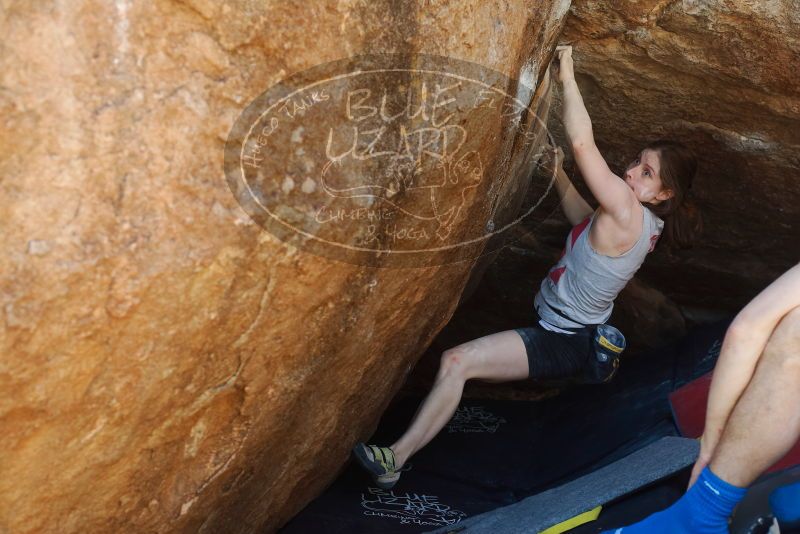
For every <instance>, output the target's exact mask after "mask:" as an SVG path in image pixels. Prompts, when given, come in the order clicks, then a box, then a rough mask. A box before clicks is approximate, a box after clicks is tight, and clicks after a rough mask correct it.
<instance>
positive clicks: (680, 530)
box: [603, 467, 747, 534]
mask: <svg viewBox="0 0 800 534" xmlns="http://www.w3.org/2000/svg"><path fill="white" fill-rule="evenodd" d="M746 491H747V489H746V488H738V487H736V486H733V485H731V484H728V483H727V482H725V481H724V480H722V479H721V478H719V477H718V476H717V475H715V474H714V473H712V472H711V470H710V469H709V468H708V467H706V468H705V469H703V472H702V473H700V476H699V477H698V478H697V482H695V484H694V485H693V486H692V487H691V488H690V489H689V491H687V492H686V494H685V495H684V496H683V497H681V498H680V499H679V500H678V501H677V502H676V503H675V504H673V505H672V506H670V507H669V508H667V509H666V510H663V511H661V512H657V513H655V514H653V515H651V516H650V517H648V518H647V519H644V520H643V521H640V522H639V523H636V524H634V525H630V526H628V527H624V528H618V529H615V530H607V531H605V532H603V534H728V516H730V515H731V512H732V511H733V508H734V507H735V506H736V505H737V504H738V503H739V501H741V500H742V498H743V497H744V494H745V492H746Z"/></svg>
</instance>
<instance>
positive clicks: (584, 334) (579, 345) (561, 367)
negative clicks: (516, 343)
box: [515, 318, 594, 380]
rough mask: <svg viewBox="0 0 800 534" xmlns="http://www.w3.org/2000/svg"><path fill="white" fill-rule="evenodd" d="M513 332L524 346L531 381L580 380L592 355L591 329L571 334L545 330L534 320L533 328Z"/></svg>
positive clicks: (518, 329)
mask: <svg viewBox="0 0 800 534" xmlns="http://www.w3.org/2000/svg"><path fill="white" fill-rule="evenodd" d="M515 331H516V332H517V333H518V334H519V335H520V337H521V338H522V342H523V343H525V350H526V352H527V353H528V370H529V371H528V377H529V378H533V379H535V380H554V379H565V378H576V377H579V376H582V375H583V373H584V370H585V369H586V367H587V365H588V364H589V357H590V356H591V354H592V353H593V350H594V349H593V343H594V342H593V339H592V337H593V331H594V329H593V328H591V327H586V328H582V329H580V330H577V331H576V332H575V333H574V334H561V333H558V332H551V331H550V330H545V329H544V328H543V327H542V326H541V325H540V324H539V323H538V318H537V322H536V323H535V324H534V326H531V327H526V328H517V329H515Z"/></svg>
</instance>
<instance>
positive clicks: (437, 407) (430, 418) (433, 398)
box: [392, 330, 529, 467]
mask: <svg viewBox="0 0 800 534" xmlns="http://www.w3.org/2000/svg"><path fill="white" fill-rule="evenodd" d="M528 371H529V370H528V355H527V352H526V350H525V344H524V343H523V342H522V338H521V337H520V336H519V334H518V333H517V332H515V331H514V330H507V331H505V332H499V333H497V334H492V335H489V336H485V337H482V338H479V339H475V340H473V341H469V342H467V343H464V344H462V345H458V346H457V347H453V348H452V349H448V350H446V351H445V352H444V353H443V354H442V360H441V365H440V366H439V372H438V374H437V375H436V381H435V383H434V385H433V389H432V390H431V392H430V393H429V394H428V396H427V397H426V398H425V400H424V401H423V403H422V405H421V406H420V409H419V410H418V411H417V414H416V415H415V416H414V419H413V421H412V422H411V426H409V428H408V430H406V432H405V434H403V436H402V437H401V438H400V439H399V440H397V441H396V442H395V443H394V444H393V445H392V450H393V451H394V454H395V460H396V465H397V466H398V467H399V466H402V465H403V464H404V463H405V462H406V461H407V460H408V459H409V458H410V457H411V455H413V454H414V453H415V452H417V451H418V450H419V449H421V448H422V447H424V446H425V445H426V444H427V443H428V442H429V441H430V440H431V439H433V437H434V436H436V434H438V433H439V431H440V430H441V429H442V427H444V425H446V424H447V422H448V421H449V420H450V418H451V417H453V414H454V413H455V411H456V408H457V407H458V403H459V401H460V400H461V393H462V392H463V390H464V383H465V382H466V381H467V380H469V379H471V378H478V379H484V380H491V381H496V382H507V381H511V380H523V379H525V378H527V377H528Z"/></svg>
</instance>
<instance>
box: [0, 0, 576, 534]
mask: <svg viewBox="0 0 800 534" xmlns="http://www.w3.org/2000/svg"><path fill="white" fill-rule="evenodd" d="M397 5H398V4H397V3H394V2H388V1H387V2H369V3H367V2H356V1H353V2H333V1H330V2H313V3H311V4H309V3H304V2H273V3H266V4H263V5H262V4H261V3H253V2H249V1H245V0H240V1H231V2H226V3H224V4H223V3H218V2H212V1H208V0H185V1H182V2H179V1H167V0H161V1H156V2H148V3H146V2H143V3H139V2H136V3H134V2H132V1H129V0H117V1H116V2H103V1H99V0H97V1H95V0H79V1H74V2H69V3H67V2H58V3H54V4H52V5H51V4H49V3H39V2H25V1H21V0H20V1H11V2H5V3H4V4H3V7H2V9H0V29H2V33H3V35H4V43H3V51H2V56H1V57H2V59H1V61H2V65H0V73H1V74H0V76H2V80H1V81H0V86H1V87H2V92H0V106H1V109H2V115H1V116H2V127H0V154H2V160H0V177H2V178H0V224H2V232H0V353H1V354H2V360H1V361H0V390H2V392H3V394H2V398H0V450H2V451H3V455H2V461H1V462H0V531H2V532H14V533H25V532H37V533H39V532H78V531H80V532H209V533H211V532H214V533H216V532H231V533H233V532H254V531H257V530H263V529H266V530H271V529H274V528H276V527H277V526H279V525H280V524H281V523H283V522H284V521H285V520H287V519H288V518H289V517H290V516H291V514H293V513H294V512H295V511H297V510H298V509H299V508H300V507H301V506H302V505H303V504H304V503H305V502H307V501H308V500H309V499H310V498H311V497H312V496H314V495H315V494H316V493H317V492H318V491H320V490H321V489H322V488H323V487H324V486H325V485H326V484H327V483H328V482H329V481H330V480H331V479H332V477H334V476H335V474H336V471H337V469H338V468H339V467H340V466H341V465H342V463H343V462H344V461H345V459H346V457H347V452H348V449H349V447H350V445H351V444H352V443H353V442H354V441H355V440H356V439H358V438H364V437H366V436H367V435H369V433H370V430H371V429H372V427H373V426H374V424H375V423H376V421H377V418H378V416H379V414H380V413H381V410H382V409H383V407H384V406H385V404H386V403H387V401H388V399H389V398H390V397H391V395H392V394H393V392H394V391H395V390H396V388H397V387H398V386H399V385H400V383H401V382H402V380H403V378H404V376H405V374H406V373H407V372H408V369H409V368H410V367H411V366H412V365H413V362H414V360H415V358H416V357H417V356H418V355H419V354H420V353H421V351H422V350H423V349H424V348H425V346H426V345H427V343H429V342H430V340H431V339H432V337H433V336H434V334H435V333H436V332H437V331H438V330H439V329H440V328H441V327H442V325H443V324H444V323H445V322H446V321H447V320H448V318H449V316H450V315H451V314H452V311H453V308H454V306H455V304H456V302H457V300H458V298H459V294H460V292H461V290H462V288H463V286H464V284H465V283H466V280H467V277H468V274H469V270H470V264H469V263H460V264H454V265H450V266H444V267H428V268H424V269H404V270H392V269H380V268H375V267H371V268H367V267H358V266H355V265H350V264H344V263H338V262H336V261H333V260H328V259H323V258H320V257H317V256H313V255H309V254H307V253H304V252H302V251H301V250H298V249H295V248H291V247H289V246H287V245H285V244H283V243H281V242H279V241H277V240H276V239H275V238H273V237H272V236H271V235H269V234H267V233H265V232H263V231H261V230H260V229H259V228H258V227H257V226H255V225H254V224H252V223H251V221H250V220H249V219H248V218H247V217H246V216H245V215H244V213H243V212H242V211H241V210H240V209H239V207H238V206H237V205H236V202H235V200H234V199H233V196H232V195H231V194H230V191H229V190H228V187H227V185H226V183H225V178H224V175H223V171H222V156H223V145H224V142H225V139H226V136H227V134H228V131H229V129H230V128H231V125H232V124H233V121H234V119H235V118H236V116H237V115H238V113H240V112H241V110H242V109H243V108H244V106H246V105H247V103H248V102H249V101H250V100H251V99H253V98H255V97H256V96H257V95H258V94H259V93H261V92H262V91H264V90H265V89H266V88H268V87H270V86H272V85H274V84H275V83H276V82H278V81H280V80H281V79H282V78H283V77H285V76H287V75H289V74H291V73H293V72H297V71H300V70H303V69H306V68H309V67H311V66H314V65H316V64H319V63H322V62H326V61H332V60H335V59H339V58H342V57H347V56H350V55H353V54H357V53H361V52H365V51H369V52H381V51H385V52H409V51H411V52H414V51H419V52H425V53H434V54H441V55H448V56H452V57H456V58H462V59H467V60H471V61H474V62H477V63H480V64H483V65H485V66H487V67H489V68H493V69H495V70H497V71H501V72H503V73H505V74H507V75H509V76H511V77H523V78H524V77H525V76H527V78H528V79H529V80H535V79H536V75H535V74H533V75H532V72H534V73H535V72H536V71H537V69H536V68H533V69H532V68H531V65H543V64H546V62H547V61H548V59H549V55H550V53H551V51H552V49H553V47H554V44H555V40H556V38H557V35H558V34H559V32H560V30H561V24H562V22H563V18H564V17H565V14H566V11H567V7H568V2H552V3H547V5H546V6H545V7H543V5H542V3H541V2H534V1H532V0H530V1H522V0H518V1H512V2H506V3H504V4H503V5H502V6H489V5H487V4H485V3H483V2H479V1H466V0H465V1H462V2H454V3H452V4H448V5H444V4H440V3H435V4H433V5H432V3H430V2H419V3H418V4H412V3H404V4H402V5H403V6H405V7H402V8H396V7H395V6H397ZM510 89H515V88H510ZM528 97H529V98H530V95H528ZM495 119H497V120H498V121H499V119H498V118H496V117H495ZM470 126H473V127H475V128H478V126H480V127H481V128H484V129H487V125H486V124H481V125H470ZM497 146H499V145H498V144H497V143H486V144H485V147H484V150H485V153H484V155H485V156H486V157H488V158H492V157H495V156H497V154H493V152H492V151H493V150H496V147H497ZM508 156H509V159H508V160H507V165H505V166H501V167H499V168H498V169H497V170H498V171H499V172H501V173H502V172H508V169H520V172H522V170H524V169H525V168H526V165H525V164H524V163H525V162H524V161H522V160H524V158H525V157H526V156H528V153H527V152H523V151H520V152H519V153H512V154H509V155H508ZM498 178H502V176H500V177H498ZM511 178H512V182H514V181H515V183H520V180H521V179H525V178H526V176H512V177H511ZM506 201H508V202H511V199H506V200H504V202H506Z"/></svg>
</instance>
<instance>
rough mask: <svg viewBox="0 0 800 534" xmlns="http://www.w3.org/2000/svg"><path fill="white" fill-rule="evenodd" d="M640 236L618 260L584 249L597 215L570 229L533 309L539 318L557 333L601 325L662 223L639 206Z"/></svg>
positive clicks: (650, 212)
mask: <svg viewBox="0 0 800 534" xmlns="http://www.w3.org/2000/svg"><path fill="white" fill-rule="evenodd" d="M642 208H643V209H642V211H643V218H644V221H643V224H642V233H641V235H640V236H639V239H638V240H637V241H636V244H635V245H633V247H631V249H630V250H628V251H627V252H625V253H624V254H622V255H620V256H615V257H611V256H606V255H604V254H600V253H599V252H597V251H595V250H594V249H593V248H592V246H591V244H589V230H590V229H591V226H592V223H593V221H594V218H595V216H596V215H597V212H596V211H595V212H594V213H593V214H592V215H590V216H589V217H587V218H586V219H584V221H583V222H581V223H580V224H578V225H577V226H575V227H574V228H573V229H572V231H571V232H570V233H569V235H568V236H567V243H566V245H565V248H564V252H563V253H562V255H561V259H559V260H558V263H556V265H555V266H554V267H553V268H552V269H550V272H549V273H548V274H547V276H546V277H545V279H544V280H543V281H542V285H541V287H540V289H539V293H537V294H536V299H535V300H534V305H535V306H536V310H537V311H538V312H539V316H540V317H541V318H542V319H543V320H545V321H546V322H548V323H550V324H551V325H553V326H556V327H558V328H579V327H581V326H585V325H591V324H603V323H605V322H606V321H607V320H608V318H609V317H610V316H611V310H612V309H613V308H614V299H615V298H617V295H618V294H619V292H620V291H622V288H623V287H625V284H627V283H628V280H630V279H631V278H633V275H634V274H635V273H636V271H638V270H639V267H640V266H641V265H642V263H643V262H644V259H645V256H647V254H648V253H649V252H651V251H652V250H653V248H654V247H655V246H656V242H657V241H658V238H659V236H660V235H661V231H662V230H663V228H664V221H662V220H661V219H660V218H658V217H657V216H656V215H655V214H654V213H653V212H652V211H650V210H649V209H647V207H646V206H642Z"/></svg>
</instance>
